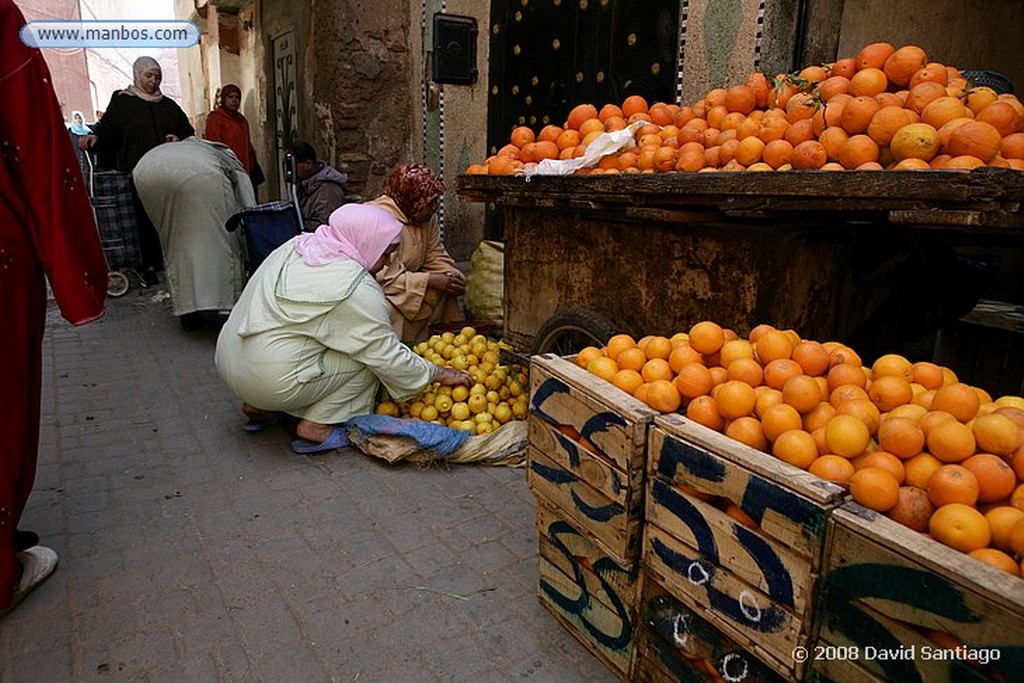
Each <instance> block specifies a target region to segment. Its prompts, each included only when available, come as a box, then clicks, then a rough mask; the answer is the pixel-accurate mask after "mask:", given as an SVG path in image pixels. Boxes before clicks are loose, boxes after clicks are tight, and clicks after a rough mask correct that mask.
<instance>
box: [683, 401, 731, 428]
mask: <svg viewBox="0 0 1024 683" xmlns="http://www.w3.org/2000/svg"><path fill="white" fill-rule="evenodd" d="M686 417H688V418H690V419H691V420H693V421H694V422H697V423H699V424H702V425H704V426H705V427H708V428H709V429H714V430H715V431H716V432H720V431H722V429H724V428H725V418H724V417H722V414H721V413H720V412H718V403H716V402H715V399H713V398H711V397H710V396H707V395H705V396H698V397H697V398H695V399H693V400H692V401H690V402H689V403H687V404H686Z"/></svg>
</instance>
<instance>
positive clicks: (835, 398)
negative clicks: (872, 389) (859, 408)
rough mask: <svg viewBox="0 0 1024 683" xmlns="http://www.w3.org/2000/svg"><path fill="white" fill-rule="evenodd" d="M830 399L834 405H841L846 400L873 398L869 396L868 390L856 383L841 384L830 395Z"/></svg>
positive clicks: (867, 399)
mask: <svg viewBox="0 0 1024 683" xmlns="http://www.w3.org/2000/svg"><path fill="white" fill-rule="evenodd" d="M828 400H829V402H830V403H831V404H832V405H833V406H839V405H840V404H842V403H845V402H846V401H853V400H865V401H870V400H871V399H870V398H868V392H866V391H864V389H862V388H861V387H859V386H857V385H856V384H840V385H839V386H837V387H836V388H835V389H833V390H832V392H831V393H830V394H829V395H828Z"/></svg>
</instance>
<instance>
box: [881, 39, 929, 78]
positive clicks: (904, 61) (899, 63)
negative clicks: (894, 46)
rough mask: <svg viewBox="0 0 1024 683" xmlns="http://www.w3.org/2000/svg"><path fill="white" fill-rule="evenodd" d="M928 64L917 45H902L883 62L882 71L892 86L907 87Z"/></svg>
mask: <svg viewBox="0 0 1024 683" xmlns="http://www.w3.org/2000/svg"><path fill="white" fill-rule="evenodd" d="M927 64H928V55H927V54H925V51H924V50H922V49H921V48H920V47H918V46H917V45H904V46H903V47H901V48H899V49H898V50H896V51H895V52H893V53H892V54H891V55H889V58H888V59H886V60H885V64H884V65H883V66H882V70H883V71H884V72H885V75H886V78H888V79H889V82H890V83H892V84H893V85H899V86H903V85H907V84H909V83H910V79H911V78H913V76H914V74H916V73H917V72H918V71H920V70H921V69H923V68H924V67H925V66H926V65H927Z"/></svg>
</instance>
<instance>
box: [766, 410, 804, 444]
mask: <svg viewBox="0 0 1024 683" xmlns="http://www.w3.org/2000/svg"><path fill="white" fill-rule="evenodd" d="M761 425H762V427H763V430H764V435H765V436H766V437H767V438H768V440H769V441H775V440H776V439H778V438H779V436H781V435H782V434H783V433H784V432H788V431H789V430H791V429H802V428H803V424H802V421H801V419H800V413H798V412H797V410H796V408H794V407H793V406H791V405H789V404H788V403H777V404H775V405H772V406H769V407H768V408H766V409H765V410H764V413H763V414H762V415H761Z"/></svg>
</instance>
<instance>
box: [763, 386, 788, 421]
mask: <svg viewBox="0 0 1024 683" xmlns="http://www.w3.org/2000/svg"><path fill="white" fill-rule="evenodd" d="M754 393H755V394H756V395H757V401H756V402H755V403H754V415H757V417H759V418H761V419H762V420H763V419H764V415H765V413H766V412H767V411H768V409H769V408H771V407H772V406H776V405H779V404H780V403H782V392H781V391H779V390H778V389H772V388H771V387H770V386H768V385H767V384H762V385H761V386H759V387H754ZM790 407H792V406H790ZM794 410H795V408H794Z"/></svg>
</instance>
